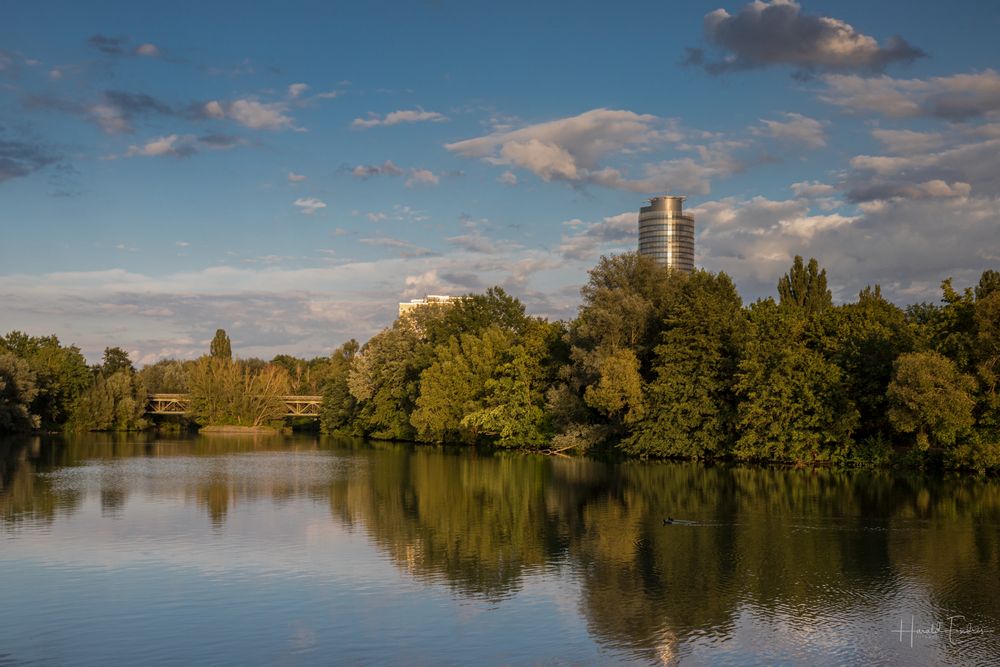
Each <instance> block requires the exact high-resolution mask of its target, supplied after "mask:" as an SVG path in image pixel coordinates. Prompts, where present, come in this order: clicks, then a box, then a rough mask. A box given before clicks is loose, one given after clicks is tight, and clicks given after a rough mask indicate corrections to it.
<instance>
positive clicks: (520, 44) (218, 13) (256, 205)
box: [0, 0, 1000, 362]
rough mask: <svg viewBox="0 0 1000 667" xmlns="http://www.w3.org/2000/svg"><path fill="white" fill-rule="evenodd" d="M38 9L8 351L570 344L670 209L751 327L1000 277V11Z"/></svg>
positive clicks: (405, 6) (2, 311)
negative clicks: (518, 326)
mask: <svg viewBox="0 0 1000 667" xmlns="http://www.w3.org/2000/svg"><path fill="white" fill-rule="evenodd" d="M538 5H539V3H527V2H524V3H521V2H511V3H502V4H495V3H494V4H484V3H459V2H450V1H447V0H442V1H441V2H369V3H350V4H345V3H321V2H314V3H313V2H298V3H296V2H282V3H264V2H257V3H245V2H241V3H236V2H213V3H204V2H200V3H189V2H174V3H156V4H154V3H125V2H121V3H116V2H102V3H70V2H35V3H31V4H28V3H18V4H15V5H12V6H9V7H7V9H6V10H5V12H4V20H3V22H2V24H0V331H8V330H11V329H21V330H26V331H29V332H31V333H34V334H48V333H56V334H58V335H59V336H60V337H61V339H62V340H63V341H64V342H73V343H76V344H77V345H79V346H80V347H81V348H82V349H83V350H84V352H85V353H86V354H87V355H88V357H90V358H91V359H96V358H98V357H99V356H100V353H101V351H102V350H103V348H104V347H105V346H107V345H120V346H122V347H124V348H126V349H128V350H129V351H130V352H131V353H132V356H133V358H134V359H135V360H137V361H140V362H150V361H153V360H155V359H157V358H161V357H164V356H175V357H191V356H196V355H198V354H200V353H202V352H203V351H204V350H206V349H207V347H208V341H209V340H210V339H211V337H212V335H213V334H214V332H215V329H216V328H218V327H222V328H225V329H227V331H229V333H230V335H231V337H232V338H233V343H234V349H235V350H236V352H237V353H238V354H241V355H243V356H251V355H254V356H263V357H270V356H273V355H274V354H277V353H292V354H298V355H306V356H311V355H317V354H326V353H328V352H329V351H330V349H332V348H333V347H336V346H337V345H339V344H340V343H341V342H343V341H344V340H346V339H348V338H351V337H355V338H358V339H360V340H366V339H367V338H368V337H369V336H371V335H372V334H373V333H374V332H376V331H378V330H379V329H380V328H382V327H384V326H386V325H388V324H389V323H391V321H392V319H393V318H394V316H395V312H396V304H397V303H398V302H399V301H400V300H408V299H411V298H414V297H419V296H423V295H425V294H439V293H445V294H458V293H465V292H469V291H478V290H481V289H484V288H485V287H488V286H490V285H494V284H499V285H502V286H503V287H504V288H505V289H507V290H508V291H510V292H511V293H513V294H515V295H517V296H518V297H520V298H521V299H522V300H524V301H525V303H526V304H527V305H528V309H529V311H530V312H532V313H534V314H539V315H546V316H549V317H555V318H570V317H572V316H573V315H574V314H575V311H576V308H577V306H578V304H579V292H578V291H579V287H580V285H581V284H582V283H583V282H585V280H586V272H587V270H588V269H589V268H591V267H592V266H593V265H594V264H595V263H596V261H597V259H598V257H599V256H600V255H601V254H603V253H611V252H616V251H621V250H627V249H632V248H633V247H634V245H635V236H636V231H635V224H636V211H637V209H638V207H639V206H640V205H641V204H642V203H643V200H644V199H645V198H647V197H649V196H652V195H655V194H662V193H671V194H682V195H686V196H687V197H688V206H689V208H690V209H691V210H692V211H693V212H694V214H695V217H696V225H697V230H698V232H697V233H698V236H697V254H698V263H699V265H700V266H703V267H705V268H707V269H710V270H713V271H719V270H724V271H726V272H727V273H729V274H730V275H732V276H733V278H734V279H735V280H736V282H737V285H738V286H739V288H740V290H741V293H742V294H743V297H744V299H745V300H752V299H756V298H759V297H761V296H768V295H771V294H773V291H774V284H775V283H776V281H777V278H778V276H779V275H780V274H782V273H783V272H784V271H785V270H787V268H788V266H789V265H790V263H791V261H792V258H793V257H794V256H795V255H796V254H802V255H805V256H815V257H817V258H818V259H819V260H820V262H821V264H822V265H824V266H825V267H826V268H827V269H828V273H829V278H830V283H831V285H832V287H833V288H834V292H835V297H836V298H837V299H838V300H848V299H851V298H853V296H854V295H855V294H856V292H857V291H858V290H859V289H860V288H861V287H863V286H864V285H866V284H870V283H879V284H881V285H882V287H883V291H884V292H885V293H887V294H888V295H889V296H890V297H891V298H893V299H894V300H896V301H897V302H898V303H900V304H906V303H912V302H915V301H921V300H936V299H937V298H938V296H939V290H938V284H939V282H940V280H941V279H942V278H945V277H947V276H954V277H955V280H956V282H957V283H958V284H959V285H966V284H971V283H973V282H974V281H975V280H976V278H977V277H978V274H979V273H980V272H981V271H982V270H983V269H986V268H991V267H992V268H997V266H998V264H1000V74H998V73H997V69H1000V46H998V44H1000V42H998V40H997V39H996V34H998V32H1000V8H997V7H994V6H992V5H990V4H989V3H973V2H950V3H931V2H879V3H871V2H801V3H794V2H788V1H780V0H775V1H773V2H757V3H750V4H747V3H745V2H665V1H664V2H638V3H636V2H619V3H614V4H612V5H609V4H608V3H581V2H577V3H572V4H568V3H567V4H563V3H548V4H545V5H543V6H538Z"/></svg>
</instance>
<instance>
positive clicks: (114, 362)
mask: <svg viewBox="0 0 1000 667" xmlns="http://www.w3.org/2000/svg"><path fill="white" fill-rule="evenodd" d="M119 371H125V372H126V373H135V366H133V365H132V360H131V359H129V356H128V352H126V351H125V350H123V349H121V348H120V347H106V348H104V358H103V363H102V364H101V372H102V373H103V374H104V377H111V376H112V375H114V374H115V373H117V372H119Z"/></svg>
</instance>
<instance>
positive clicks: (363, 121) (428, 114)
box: [351, 109, 448, 129]
mask: <svg viewBox="0 0 1000 667" xmlns="http://www.w3.org/2000/svg"><path fill="white" fill-rule="evenodd" d="M446 120H448V117H447V116H445V115H444V114H440V113H438V112H437V111H424V110H423V109H404V110H400V111H393V112H391V113H387V114H386V115H385V116H384V117H382V116H379V115H378V114H375V113H370V114H368V118H355V119H354V120H353V121H352V122H351V127H353V128H355V129H366V128H369V127H378V126H380V125H386V126H388V125H398V124H400V123H421V122H431V123H443V122H445V121H446Z"/></svg>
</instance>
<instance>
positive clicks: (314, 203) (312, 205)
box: [292, 197, 326, 215]
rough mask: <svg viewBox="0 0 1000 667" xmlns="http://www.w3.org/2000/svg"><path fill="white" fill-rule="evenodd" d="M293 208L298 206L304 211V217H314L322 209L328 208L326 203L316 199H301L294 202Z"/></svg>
mask: <svg viewBox="0 0 1000 667" xmlns="http://www.w3.org/2000/svg"><path fill="white" fill-rule="evenodd" d="M292 205H293V206H298V207H299V209H301V211H302V215H312V214H314V213H315V212H316V211H318V210H320V209H321V208H326V202H323V201H320V200H319V199H316V198H315V197H299V198H298V199H296V200H295V201H294V202H292Z"/></svg>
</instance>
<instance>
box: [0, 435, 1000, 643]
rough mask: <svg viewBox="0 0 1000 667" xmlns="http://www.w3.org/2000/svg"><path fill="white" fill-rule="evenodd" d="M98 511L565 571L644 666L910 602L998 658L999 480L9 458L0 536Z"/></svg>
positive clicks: (407, 557) (203, 445)
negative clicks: (246, 524) (314, 517)
mask: <svg viewBox="0 0 1000 667" xmlns="http://www.w3.org/2000/svg"><path fill="white" fill-rule="evenodd" d="M137 458H140V459H147V458H157V459H163V460H162V461H160V462H159V463H162V464H165V465H167V467H168V468H170V470H169V474H167V473H164V474H162V475H160V476H159V477H157V476H156V475H148V474H145V473H143V474H138V473H137V472H135V470H145V471H147V472H148V468H143V467H142V466H140V467H139V468H136V469H131V468H128V467H127V464H128V463H129V461H134V459H137ZM158 465H159V464H158ZM83 466H90V467H92V468H96V469H97V472H96V473H94V474H95V475H97V478H96V479H97V481H96V482H94V483H93V485H92V486H86V485H85V486H82V487H81V486H73V485H72V484H58V483H54V482H53V480H54V479H57V478H58V474H59V473H60V471H62V472H65V470H64V469H73V468H80V467H83ZM116 466H124V467H116ZM170 466H173V467H172V468H171V467H170ZM130 471H131V472H130ZM40 473H41V474H40ZM44 473H54V474H44ZM90 493H94V494H97V497H96V500H99V503H100V508H101V510H102V514H103V515H105V516H116V517H117V516H121V515H122V514H123V513H124V514H127V513H128V511H129V510H128V504H129V498H130V494H138V493H143V494H147V495H150V494H151V495H153V496H170V497H173V498H183V499H184V500H185V502H188V503H192V504H194V505H196V506H198V507H199V508H201V511H202V512H204V514H203V516H205V517H206V520H207V521H208V522H209V523H210V524H211V525H212V526H213V527H215V528H216V529H221V528H222V527H223V526H224V524H225V522H226V521H227V520H228V518H229V517H230V516H231V515H232V514H233V513H235V512H237V511H239V510H240V508H241V506H242V505H243V504H250V503H253V502H261V501H265V502H271V503H275V504H279V505H281V504H286V503H290V502H292V501H293V500H295V499H299V500H303V499H305V500H307V501H308V502H312V503H319V504H328V505H329V507H330V511H331V513H332V515H333V517H334V519H335V520H336V521H338V522H340V523H342V524H343V525H344V526H346V527H348V528H349V529H351V530H360V531H364V533H365V534H367V535H368V536H369V538H370V539H371V542H372V543H373V544H374V545H375V546H376V547H377V548H378V549H379V550H381V551H382V552H383V553H385V554H387V555H388V556H389V558H390V559H391V560H392V562H393V563H394V564H395V565H396V567H398V568H399V569H400V570H401V571H403V572H405V573H408V574H409V575H410V576H413V577H415V578H418V579H421V580H425V581H428V582H439V583H443V584H446V585H448V586H450V587H452V588H453V589H454V591H455V592H456V594H458V595H461V596H475V597H481V598H484V599H486V600H490V601H495V602H497V603H501V601H502V600H504V599H505V598H507V597H510V596H512V595H514V594H515V593H516V592H518V591H520V590H522V589H524V588H526V587H527V586H528V585H530V583H531V582H532V578H533V577H534V576H536V575H539V574H542V573H545V572H551V571H552V570H554V569H559V570H561V572H562V573H563V574H564V575H565V576H564V577H562V578H561V579H560V580H561V581H564V582H567V585H569V586H572V587H573V590H571V591H568V593H571V594H573V595H577V594H578V599H579V605H580V610H581V611H582V613H583V614H584V616H585V618H586V620H587V623H588V626H589V629H590V631H591V634H592V635H593V636H594V637H595V638H597V639H598V640H599V641H600V642H602V643H603V644H605V645H606V646H609V647H614V648H617V649H625V650H628V651H631V652H633V653H634V654H636V655H637V656H641V657H642V658H643V659H646V660H650V661H658V660H663V659H669V658H671V657H673V656H675V655H676V653H677V650H678V647H680V646H682V645H683V644H684V643H685V641H686V640H689V639H690V638H693V637H706V636H708V637H714V638H718V639H723V638H726V637H730V636H732V634H733V632H734V630H735V629H736V627H737V625H738V624H739V623H740V622H741V618H742V614H743V613H744V612H745V611H746V610H748V609H751V610H752V611H753V613H754V614H756V615H757V616H758V617H760V618H763V619H765V620H771V621H772V622H775V623H777V622H780V619H781V618H788V617H792V618H795V619H796V622H801V623H802V624H803V625H804V626H808V625H809V624H811V623H812V624H818V623H819V622H821V621H822V619H823V618H825V617H827V616H828V615H839V616H840V617H845V615H854V616H859V615H860V616H864V617H874V616H878V615H879V614H881V613H883V610H884V609H885V605H886V604H887V601H891V600H894V599H899V598H900V597H901V596H905V595H907V594H912V591H914V590H918V591H923V592H925V594H926V596H927V598H928V599H929V600H931V602H932V604H933V607H934V608H935V609H939V610H946V611H948V610H951V611H953V612H954V613H955V614H962V615H964V616H965V617H966V619H967V621H968V622H970V623H974V624H976V625H978V626H980V627H986V628H988V629H991V630H992V631H993V633H994V634H990V635H981V636H976V637H973V638H970V639H968V640H967V641H975V642H977V644H976V645H975V646H974V647H973V649H972V650H974V651H976V653H974V654H972V655H986V654H984V653H983V651H991V652H993V653H995V654H1000V627H998V625H997V623H998V621H997V619H998V618H1000V606H998V602H997V601H998V600H1000V530H998V528H997V527H998V526H1000V483H998V481H997V480H991V479H984V478H973V477H958V476H956V477H938V478H933V477H926V476H921V475H918V474H914V473H907V474H899V473H895V472H891V471H860V472H858V471H855V472H838V471H834V470H828V469H809V470H792V469H787V468H773V469H770V468H766V467H754V468H750V467H735V466H723V465H716V466H706V465H701V464H695V463H684V464H676V463H650V462H640V461H630V462H627V463H622V464H617V465H614V464H608V463H601V462H596V461H591V460H585V459H570V458H552V457H544V456H532V455H524V454H510V453H498V454H490V453H483V452H476V451H475V450H469V449H462V450H452V449H448V448H443V447H429V446H410V445H396V444H387V443H373V442H371V441H363V440H358V439H351V438H332V437H330V438H326V437H324V438H299V437H296V438H287V437H277V438H269V439H260V438H246V437H243V438H199V439H195V440H190V439H187V440H185V439H179V440H168V439H156V438H146V437H141V436H140V437H136V436H125V437H115V436H94V435H89V436H85V437H81V438H53V439H39V438H37V437H36V438H22V439H19V440H3V441H0V517H2V522H0V529H3V527H4V526H5V525H6V526H8V527H9V526H12V525H14V524H18V523H19V522H41V523H51V522H52V521H54V520H55V519H56V517H58V516H59V515H60V514H61V513H71V512H75V511H78V509H79V508H80V507H82V504H83V502H84V500H85V499H86V496H87V495H88V494H90ZM667 517H672V518H674V519H675V521H674V522H673V523H669V524H666V525H665V524H664V521H663V520H664V519H665V518H667ZM577 586H578V587H579V592H578V593H577V590H576V587H577ZM907 591H909V592H910V593H907ZM934 620H935V621H936V622H941V621H942V620H945V619H941V618H935V619H934ZM959 649H962V646H959V647H958V648H948V649H946V650H949V651H951V650H955V651H958V650H959ZM965 650H966V652H965V653H962V654H961V656H960V654H959V653H956V654H955V656H956V659H958V657H962V656H964V657H968V656H969V655H970V653H969V649H968V646H965ZM987 654H988V653H987Z"/></svg>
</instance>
